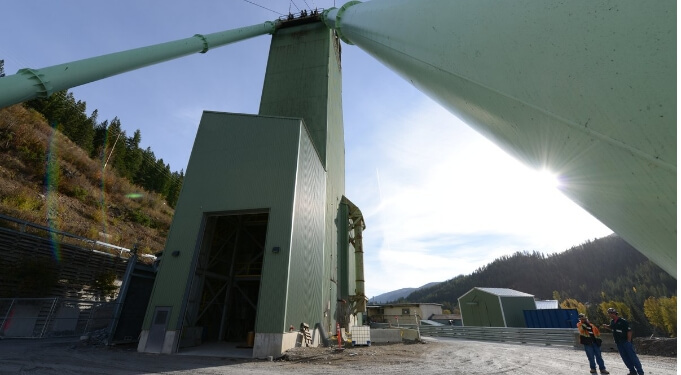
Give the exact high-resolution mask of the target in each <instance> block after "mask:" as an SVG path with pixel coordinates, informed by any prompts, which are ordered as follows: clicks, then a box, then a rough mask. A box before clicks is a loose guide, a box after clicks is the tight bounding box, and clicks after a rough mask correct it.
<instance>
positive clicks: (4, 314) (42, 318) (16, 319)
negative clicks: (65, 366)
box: [0, 298, 116, 338]
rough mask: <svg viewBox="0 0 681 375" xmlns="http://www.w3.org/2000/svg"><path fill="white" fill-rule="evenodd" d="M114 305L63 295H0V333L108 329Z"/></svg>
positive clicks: (75, 332)
mask: <svg viewBox="0 0 681 375" xmlns="http://www.w3.org/2000/svg"><path fill="white" fill-rule="evenodd" d="M115 305H116V303H114V302H93V301H79V300H72V299H62V298H0V337H3V338H44V337H67V336H80V335H83V334H85V333H89V332H94V331H97V330H102V329H107V328H108V327H109V326H110V324H111V320H112V319H113V312H114V308H115Z"/></svg>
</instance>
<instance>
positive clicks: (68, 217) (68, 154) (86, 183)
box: [0, 105, 174, 253]
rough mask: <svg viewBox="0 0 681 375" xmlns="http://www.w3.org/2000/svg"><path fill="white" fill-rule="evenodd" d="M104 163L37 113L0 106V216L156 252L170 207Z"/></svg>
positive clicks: (5, 224) (159, 246)
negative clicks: (1, 107) (91, 156)
mask: <svg viewBox="0 0 681 375" xmlns="http://www.w3.org/2000/svg"><path fill="white" fill-rule="evenodd" d="M104 165H105V164H104V163H102V161H100V160H96V159H92V158H90V156H89V155H88V153H87V152H86V151H84V150H83V149H81V148H80V147H78V146H77V145H76V144H75V143H73V142H72V141H70V140H69V139H68V138H67V137H65V136H64V135H62V134H61V133H60V132H59V131H55V130H54V129H53V128H52V127H50V126H49V125H48V123H47V121H46V120H45V118H44V117H43V116H42V115H41V114H39V113H38V112H36V111H34V110H31V109H27V108H25V107H24V106H23V105H15V106H12V107H9V108H4V109H0V197H1V198H0V214H2V215H6V216H10V217H13V218H17V219H20V220H24V221H28V222H31V223H35V224H39V225H43V226H47V227H50V228H52V229H54V230H58V231H62V232H67V233H71V234H75V235H77V236H81V237H85V238H89V239H92V240H98V241H102V242H107V243H111V244H114V245H117V246H122V247H126V248H131V247H132V246H133V245H135V244H137V245H138V249H140V251H141V253H155V252H159V251H161V250H162V249H163V246H164V245H165V239H166V235H167V233H168V230H169V228H170V223H171V220H172V216H173V212H174V211H173V209H172V208H171V207H169V206H168V205H167V204H166V202H165V201H164V199H163V198H162V197H161V196H160V195H159V194H155V193H150V192H148V191H145V190H144V189H142V188H141V187H139V186H136V185H134V184H132V183H131V182H130V181H128V180H127V179H125V178H121V177H119V174H118V173H117V172H116V171H115V170H112V169H111V167H110V166H108V168H105V167H104ZM0 225H4V226H8V225H12V224H10V223H9V222H7V221H0Z"/></svg>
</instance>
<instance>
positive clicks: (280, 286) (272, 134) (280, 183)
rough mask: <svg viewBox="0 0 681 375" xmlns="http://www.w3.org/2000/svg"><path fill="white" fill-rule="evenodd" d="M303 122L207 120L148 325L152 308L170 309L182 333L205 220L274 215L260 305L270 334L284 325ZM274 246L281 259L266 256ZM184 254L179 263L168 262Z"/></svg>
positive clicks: (213, 116) (221, 116)
mask: <svg viewBox="0 0 681 375" xmlns="http://www.w3.org/2000/svg"><path fill="white" fill-rule="evenodd" d="M301 127H302V123H301V121H300V120H299V119H280V118H271V117H260V116H252V115H240V114H228V113H216V112H204V114H203V116H202V118H201V123H200V125H199V130H198V132H197V136H196V141H195V142H194V147H193V149H192V154H191V157H190V159H189V165H188V167H187V174H186V176H185V180H184V184H183V187H182V192H181V194H180V199H179V200H178V204H177V208H176V210H175V216H174V217H173V223H172V225H171V229H170V232H169V235H168V240H167V242H166V247H165V249H164V254H165V256H164V257H163V260H162V262H161V267H160V270H159V273H158V275H157V279H156V283H155V285H154V292H153V295H152V299H151V302H150V305H149V306H150V308H149V309H148V311H147V316H146V319H145V325H144V327H145V329H148V327H149V325H150V320H151V314H152V313H153V310H154V306H172V311H171V317H170V324H169V326H168V327H169V328H168V329H170V330H174V329H179V328H181V323H182V313H183V311H181V310H182V309H183V302H184V301H185V299H186V290H187V289H188V288H189V284H190V282H191V278H192V277H193V275H194V269H195V261H196V257H197V256H198V249H199V248H200V245H201V244H200V241H199V239H200V238H202V236H203V230H202V224H203V222H204V214H205V213H217V212H231V211H239V210H253V209H269V212H270V214H269V224H268V233H267V241H266V244H265V249H266V251H265V256H264V263H263V271H262V272H263V277H262V280H261V290H266V291H267V292H266V293H264V295H263V293H262V292H261V296H260V299H259V301H262V302H263V303H265V304H267V306H268V308H267V309H265V310H261V311H264V314H263V315H264V316H262V317H260V316H259V317H258V318H259V321H260V320H261V319H262V320H264V321H265V322H268V324H266V325H265V326H264V327H265V328H264V329H268V330H270V331H268V332H281V331H282V330H281V327H282V326H283V325H284V321H283V320H284V310H285V301H286V292H287V290H286V285H287V280H288V275H287V271H288V263H289V262H288V254H289V247H290V241H291V223H292V208H293V196H294V188H295V185H294V184H295V171H296V168H297V163H298V148H299V147H298V142H299V137H300V132H301V130H300V129H301ZM274 246H279V247H281V252H280V253H278V254H273V253H272V252H271V251H268V250H269V249H271V248H272V247H274ZM174 251H179V256H177V257H173V256H170V254H172V253H173V252H174Z"/></svg>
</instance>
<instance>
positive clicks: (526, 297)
mask: <svg viewBox="0 0 681 375" xmlns="http://www.w3.org/2000/svg"><path fill="white" fill-rule="evenodd" d="M459 309H460V311H461V320H462V321H463V325H464V326H473V327H526V325H525V315H524V314H523V310H535V309H536V306H535V303H534V296H533V295H531V294H527V293H523V292H519V291H517V290H513V289H506V288H478V287H475V288H473V289H471V290H469V291H468V292H466V293H465V294H464V295H462V296H461V297H459Z"/></svg>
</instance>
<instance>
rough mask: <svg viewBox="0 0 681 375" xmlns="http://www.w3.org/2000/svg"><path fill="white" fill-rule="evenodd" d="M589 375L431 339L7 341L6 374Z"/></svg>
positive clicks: (524, 354)
mask: <svg viewBox="0 0 681 375" xmlns="http://www.w3.org/2000/svg"><path fill="white" fill-rule="evenodd" d="M640 358H641V362H642V363H643V367H644V369H645V370H646V374H657V375H672V374H676V358H670V357H659V356H650V355H641V356H640ZM604 360H605V364H606V366H607V367H608V370H610V372H611V374H613V375H618V374H620V375H624V374H626V373H627V370H626V368H625V367H624V365H623V364H622V361H621V360H620V358H619V355H618V354H617V353H604ZM537 372H539V373H542V374H543V373H550V374H552V375H563V374H565V375H568V374H569V375H573V374H575V372H582V373H584V374H588V373H589V366H588V362H587V359H586V356H585V354H584V352H583V351H582V350H581V349H574V348H572V347H563V346H539V345H521V344H505V343H493V342H478V341H467V340H453V339H437V340H435V339H427V340H426V341H424V343H402V344H391V345H378V344H374V345H372V346H358V347H351V348H346V349H344V350H342V351H339V350H336V349H334V348H296V349H293V350H290V351H289V352H287V353H286V355H285V356H284V357H282V358H281V359H277V360H274V361H265V360H235V359H228V358H215V357H197V356H179V355H157V354H145V353H137V352H136V351H135V348H134V347H133V346H129V347H98V346H89V345H82V344H78V343H76V342H73V341H71V342H69V341H64V340H61V341H59V340H57V341H48V340H0V374H46V375H52V374H55V375H56V374H58V375H69V374H110V375H122V374H126V375H128V374H210V375H218V374H251V375H261V374H262V375H271V374H303V375H304V374H359V373H362V374H391V375H393V374H419V375H435V374H536V373H537Z"/></svg>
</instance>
